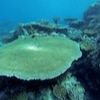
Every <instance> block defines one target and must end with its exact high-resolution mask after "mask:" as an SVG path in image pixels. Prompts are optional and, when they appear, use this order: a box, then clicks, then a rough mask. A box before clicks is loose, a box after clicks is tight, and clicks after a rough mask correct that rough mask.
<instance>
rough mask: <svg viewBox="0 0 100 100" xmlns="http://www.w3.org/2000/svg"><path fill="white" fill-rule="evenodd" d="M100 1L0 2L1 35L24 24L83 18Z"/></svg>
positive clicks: (16, 0)
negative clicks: (54, 19)
mask: <svg viewBox="0 0 100 100" xmlns="http://www.w3.org/2000/svg"><path fill="white" fill-rule="evenodd" d="M96 1H98V0H0V34H4V33H6V32H7V31H8V30H11V29H13V28H15V27H16V25H17V24H19V23H22V22H31V21H36V20H40V19H47V20H49V21H52V19H53V17H60V18H69V17H70V18H73V17H75V18H82V16H83V13H84V11H85V10H86V9H87V8H88V7H89V5H90V4H92V3H93V2H96Z"/></svg>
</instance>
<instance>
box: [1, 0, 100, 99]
mask: <svg viewBox="0 0 100 100" xmlns="http://www.w3.org/2000/svg"><path fill="white" fill-rule="evenodd" d="M58 20H59V17H58V18H55V19H54V21H55V24H57V23H58ZM64 21H68V26H67V25H66V26H60V25H55V24H50V23H48V22H46V21H45V22H44V23H43V22H41V23H40V22H32V23H27V24H21V25H20V26H19V28H18V29H17V30H14V31H12V32H11V35H10V36H9V35H8V36H5V37H3V39H2V40H1V42H0V47H1V48H2V46H3V44H5V45H6V43H9V42H12V41H14V40H16V39H19V38H24V39H26V38H27V37H28V38H33V39H34V38H35V37H42V36H43V37H45V36H53V37H58V36H60V37H65V38H70V39H71V40H74V41H76V42H78V43H79V44H80V49H81V51H82V57H81V58H80V59H78V60H77V61H75V62H73V63H72V65H71V67H70V68H69V69H68V70H67V71H66V72H65V73H63V74H62V75H60V76H58V77H56V78H54V79H50V80H42V81H41V80H30V81H25V80H20V79H17V78H15V77H11V78H8V77H5V76H1V78H0V100H100V95H99V94H100V2H96V3H94V4H92V5H90V7H89V8H88V9H87V11H85V12H84V15H83V19H82V20H80V19H75V18H69V19H65V20H64Z"/></svg>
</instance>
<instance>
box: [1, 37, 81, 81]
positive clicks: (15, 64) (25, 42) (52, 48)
mask: <svg viewBox="0 0 100 100" xmlns="http://www.w3.org/2000/svg"><path fill="white" fill-rule="evenodd" d="M81 55H82V53H81V51H80V47H79V44H78V43H76V42H74V41H72V40H69V39H66V38H64V37H51V36H47V37H37V38H34V39H32V38H26V39H18V40H16V41H14V42H12V43H9V44H7V45H6V46H3V47H2V48H0V58H2V59H0V75H5V76H10V77H12V76H15V77H17V78H20V79H24V80H31V79H41V80H44V79H52V78H55V77H57V76H59V75H60V74H62V73H64V72H65V71H66V70H67V69H68V68H69V67H70V66H71V63H72V62H73V61H74V60H77V59H78V58H79V57H81Z"/></svg>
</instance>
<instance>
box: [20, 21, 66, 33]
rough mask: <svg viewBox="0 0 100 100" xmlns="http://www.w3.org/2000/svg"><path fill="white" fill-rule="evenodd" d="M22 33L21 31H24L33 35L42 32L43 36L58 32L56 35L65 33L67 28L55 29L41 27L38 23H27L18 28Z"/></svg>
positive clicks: (52, 26)
mask: <svg viewBox="0 0 100 100" xmlns="http://www.w3.org/2000/svg"><path fill="white" fill-rule="evenodd" d="M20 28H21V29H22V30H21V31H23V29H25V30H26V31H27V32H28V33H29V34H34V31H35V32H40V33H41V32H43V33H45V34H50V33H52V32H58V33H64V34H66V33H67V28H66V27H57V26H54V25H52V24H51V25H50V24H49V25H43V24H40V23H36V22H32V23H28V24H22V25H21V27H20Z"/></svg>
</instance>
